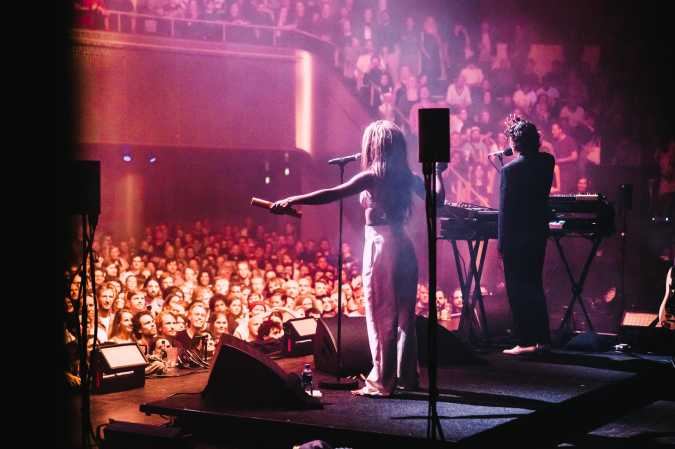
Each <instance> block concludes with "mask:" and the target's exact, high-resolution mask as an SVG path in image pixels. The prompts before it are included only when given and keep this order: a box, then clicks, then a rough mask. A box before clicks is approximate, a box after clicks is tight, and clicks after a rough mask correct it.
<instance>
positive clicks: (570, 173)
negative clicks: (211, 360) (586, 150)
mask: <svg viewBox="0 0 675 449" xmlns="http://www.w3.org/2000/svg"><path fill="white" fill-rule="evenodd" d="M551 134H552V135H553V149H554V151H555V156H556V161H555V162H556V164H557V165H558V166H559V167H560V181H561V184H560V191H561V193H572V192H574V190H575V188H576V181H577V179H579V169H578V167H579V149H578V146H577V143H576V141H575V140H574V139H573V138H572V137H570V136H568V135H567V133H565V131H564V130H563V128H562V126H561V125H560V123H558V122H554V123H553V124H552V125H551Z"/></svg>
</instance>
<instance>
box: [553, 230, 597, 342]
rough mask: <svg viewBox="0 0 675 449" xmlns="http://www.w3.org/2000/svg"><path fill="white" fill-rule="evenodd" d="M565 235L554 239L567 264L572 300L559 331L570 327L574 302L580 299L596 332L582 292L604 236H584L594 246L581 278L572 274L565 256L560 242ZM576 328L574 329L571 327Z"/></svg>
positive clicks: (588, 320)
mask: <svg viewBox="0 0 675 449" xmlns="http://www.w3.org/2000/svg"><path fill="white" fill-rule="evenodd" d="M562 237H563V236H559V235H555V236H553V239H554V240H555V244H556V247H557V248H558V253H560V258H561V259H562V261H563V264H564V265H565V271H566V272H567V277H568V278H569V280H570V283H571V284H572V300H571V301H570V304H569V306H567V311H566V312H565V316H564V317H563V319H562V322H561V323H560V327H559V328H558V332H561V331H563V329H565V328H566V327H569V323H568V322H569V321H570V319H571V318H572V312H573V310H574V303H575V302H577V301H579V306H580V307H581V310H582V311H583V312H584V316H585V317H586V322H587V323H588V327H589V328H590V330H591V332H594V331H595V329H593V322H592V321H591V317H590V316H589V315H588V312H587V311H586V306H585V305H584V301H583V299H582V298H581V293H582V292H583V290H584V284H585V283H586V278H587V276H588V271H589V270H590V268H591V262H593V258H594V257H595V253H596V252H597V251H598V247H599V246H600V243H601V242H602V237H601V236H592V237H590V236H583V237H584V238H586V239H588V240H590V241H591V242H592V247H591V251H590V253H589V254H588V257H587V258H586V263H585V264H584V267H583V269H582V270H581V275H580V276H579V280H578V281H577V280H575V279H574V275H573V274H572V270H571V268H570V264H569V262H568V261H567V257H565V251H564V250H563V247H562V245H561V244H560V240H561V239H562ZM571 330H574V329H571Z"/></svg>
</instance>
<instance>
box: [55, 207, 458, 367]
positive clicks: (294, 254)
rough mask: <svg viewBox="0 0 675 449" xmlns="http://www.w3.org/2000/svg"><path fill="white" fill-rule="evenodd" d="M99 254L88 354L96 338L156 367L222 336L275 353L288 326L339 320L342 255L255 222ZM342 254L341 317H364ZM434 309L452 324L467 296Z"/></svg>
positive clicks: (149, 238)
mask: <svg viewBox="0 0 675 449" xmlns="http://www.w3.org/2000/svg"><path fill="white" fill-rule="evenodd" d="M93 250H94V252H95V260H96V262H95V266H94V284H95V297H94V296H92V295H91V292H92V286H91V279H88V282H87V284H88V286H87V292H88V296H87V298H86V301H85V304H86V307H87V312H88V315H87V316H88V319H87V322H88V326H87V327H88V329H87V332H86V334H87V336H88V342H89V346H90V347H91V345H92V344H93V339H94V336H95V338H96V341H97V344H106V343H107V342H112V343H130V342H135V343H137V344H138V345H139V347H141V348H142V350H143V352H144V353H145V354H146V355H148V356H154V357H156V360H162V359H166V352H167V349H168V348H170V347H176V348H178V350H183V349H196V348H197V347H199V349H200V350H205V353H207V354H211V353H212V352H213V351H214V349H215V347H216V345H217V344H218V342H219V340H220V337H221V336H222V335H224V334H227V335H232V336H234V337H237V338H240V339H242V340H245V341H247V342H252V343H253V342H257V343H262V344H265V343H268V342H271V343H274V342H275V341H277V342H278V341H280V340H281V338H282V337H283V336H284V323H285V322H286V321H288V320H291V319H295V318H303V317H313V318H332V317H335V316H336V314H337V307H338V298H337V296H338V293H337V282H338V276H337V269H336V266H337V254H336V252H335V250H334V249H333V247H332V245H331V242H330V241H329V240H328V239H321V240H319V241H318V242H317V241H315V240H307V241H303V240H299V239H298V237H297V231H296V228H295V226H294V225H293V224H287V225H286V226H285V229H284V232H276V231H272V232H269V231H267V230H266V229H265V228H264V227H263V226H262V225H254V223H253V221H252V220H250V219H246V220H245V223H244V224H242V225H225V226H223V227H222V228H220V229H217V230H215V229H212V228H211V226H210V224H209V223H208V221H197V222H195V223H194V225H193V226H191V227H190V228H187V229H186V228H184V227H182V226H175V227H174V226H169V225H167V224H161V225H158V226H155V227H154V228H153V227H148V228H147V229H146V231H145V235H144V236H143V237H142V238H141V239H138V240H137V239H135V238H129V239H128V240H123V241H119V242H115V241H113V239H112V236H111V235H110V234H106V233H103V234H101V235H100V236H96V237H95V239H94V242H93ZM342 252H343V273H342V276H343V277H342V279H343V285H342V311H343V316H347V317H358V316H365V309H364V307H365V305H364V302H363V291H362V283H361V273H360V264H359V263H358V262H357V261H356V260H355V258H354V257H353V256H352V252H351V248H350V245H349V244H346V243H345V244H343V246H342ZM78 269H79V267H78V266H77V265H73V266H71V268H70V271H69V272H68V273H66V279H67V285H68V290H67V293H66V298H65V306H66V316H67V320H66V334H67V340H68V341H70V342H73V341H75V336H76V335H78V334H79V331H80V330H81V329H80V328H78V326H79V324H78V323H79V314H80V313H81V312H77V313H76V311H78V310H81V309H80V308H79V307H78V306H77V305H78V296H80V287H81V283H82V281H83V280H82V279H81V276H80V275H79V274H78ZM95 302H96V306H97V308H96V311H95V309H94V303H95ZM437 304H438V305H439V310H438V314H439V319H442V320H450V318H451V315H452V314H453V313H458V312H459V311H460V309H461V306H462V296H461V292H460V291H459V290H457V291H456V292H455V294H454V296H453V298H452V299H448V298H447V297H446V295H445V294H444V293H443V292H442V291H439V292H438V293H437ZM428 305H429V294H428V290H427V288H426V286H424V285H420V286H419V289H418V304H417V308H416V309H417V313H418V314H423V315H428ZM95 313H97V315H98V320H97V321H98V327H97V328H96V329H94V325H95V324H94V323H95V315H94V314H95Z"/></svg>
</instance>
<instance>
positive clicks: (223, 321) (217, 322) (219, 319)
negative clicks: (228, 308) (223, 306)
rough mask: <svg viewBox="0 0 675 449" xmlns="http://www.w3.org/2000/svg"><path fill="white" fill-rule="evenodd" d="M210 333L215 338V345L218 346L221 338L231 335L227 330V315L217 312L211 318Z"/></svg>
mask: <svg viewBox="0 0 675 449" xmlns="http://www.w3.org/2000/svg"><path fill="white" fill-rule="evenodd" d="M209 331H210V333H211V335H212V336H213V339H214V343H215V345H216V346H218V344H219V343H220V336H221V335H226V334H227V335H229V332H228V328H227V313H225V312H215V313H214V314H213V315H212V316H211V323H210V325H209Z"/></svg>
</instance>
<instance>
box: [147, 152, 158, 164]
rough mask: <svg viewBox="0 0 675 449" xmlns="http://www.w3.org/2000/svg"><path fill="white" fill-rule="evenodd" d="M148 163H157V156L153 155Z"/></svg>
mask: <svg viewBox="0 0 675 449" xmlns="http://www.w3.org/2000/svg"><path fill="white" fill-rule="evenodd" d="M148 162H150V163H151V164H154V163H155V162H157V156H155V155H154V154H153V155H151V156H150V157H149V158H148Z"/></svg>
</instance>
